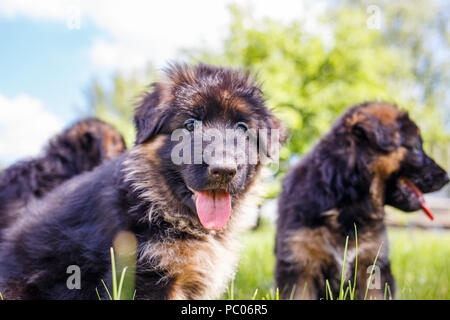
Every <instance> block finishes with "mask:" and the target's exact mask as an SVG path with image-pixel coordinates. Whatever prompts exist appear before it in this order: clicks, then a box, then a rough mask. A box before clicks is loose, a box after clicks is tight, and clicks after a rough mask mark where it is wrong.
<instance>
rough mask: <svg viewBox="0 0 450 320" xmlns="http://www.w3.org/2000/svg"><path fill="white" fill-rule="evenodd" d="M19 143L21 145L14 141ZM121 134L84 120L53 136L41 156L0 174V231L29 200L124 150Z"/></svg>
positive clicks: (98, 121)
mask: <svg viewBox="0 0 450 320" xmlns="http://www.w3.org/2000/svg"><path fill="white" fill-rule="evenodd" d="M17 143H20V142H17ZM125 148H126V147H125V142H124V140H123V138H122V136H121V135H120V133H119V132H118V131H117V130H116V129H115V128H113V127H111V126H110V125H108V124H106V123H105V122H103V121H100V120H97V119H85V120H82V121H79V122H77V123H75V124H74V125H72V126H71V127H70V128H68V129H66V130H65V131H64V132H62V133H60V134H59V135H57V136H56V137H54V138H53V139H52V140H51V141H50V142H49V144H48V145H47V146H46V147H45V149H44V150H43V154H42V155H41V156H40V157H37V158H34V159H30V160H23V161H20V162H18V163H16V164H13V165H12V166H10V167H9V168H6V169H4V170H2V171H1V172H0V231H1V230H2V229H4V228H5V227H7V226H9V225H11V223H13V221H15V220H16V219H17V218H18V217H19V216H20V214H21V212H23V211H24V210H25V206H26V205H27V204H28V203H29V202H31V201H32V200H36V199H41V198H42V197H44V196H45V195H46V194H47V193H49V192H50V191H51V190H53V189H54V188H55V187H57V186H59V185H61V184H62V183H63V182H64V181H67V180H69V179H70V178H72V177H73V176H76V175H78V174H80V173H82V172H85V171H89V170H92V169H93V168H95V167H96V166H98V165H99V164H100V163H102V162H103V161H104V160H106V159H111V158H114V157H115V156H117V155H119V154H120V153H122V152H123V151H125Z"/></svg>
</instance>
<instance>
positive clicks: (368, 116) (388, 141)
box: [275, 102, 449, 299]
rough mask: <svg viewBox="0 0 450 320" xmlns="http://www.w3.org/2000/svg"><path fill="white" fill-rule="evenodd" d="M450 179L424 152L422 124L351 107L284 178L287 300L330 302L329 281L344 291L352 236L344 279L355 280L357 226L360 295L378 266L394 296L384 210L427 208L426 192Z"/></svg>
mask: <svg viewBox="0 0 450 320" xmlns="http://www.w3.org/2000/svg"><path fill="white" fill-rule="evenodd" d="M448 181H449V178H448V176H447V173H446V172H445V171H444V170H443V169H442V168H441V167H439V166H438V165H437V164H436V163H435V162H434V161H433V159H431V158H430V157H429V156H428V155H427V154H426V153H425V152H424V150H423V149H422V138H421V136H420V131H419V129H418V127H417V125H416V124H415V123H414V122H413V121H412V120H411V119H410V118H409V117H408V114H406V113H405V112H402V111H400V110H399V109H397V108H396V107H395V106H393V105H390V104H387V103H381V102H373V103H364V104H361V105H358V106H355V107H353V108H350V109H349V110H348V111H347V112H345V114H344V115H343V116H342V117H341V118H340V119H339V120H338V121H336V123H335V124H334V126H333V128H332V129H331V132H330V133H328V134H327V135H326V136H325V137H324V138H323V139H322V140H321V141H320V142H319V143H318V145H317V146H316V147H315V148H314V149H313V150H312V151H311V152H310V153H309V154H308V155H306V156H305V157H304V158H303V160H302V161H301V162H300V163H299V164H298V165H297V166H295V167H294V168H292V169H291V170H290V172H289V173H288V174H287V175H286V177H285V179H284V182H283V191H282V193H281V196H280V197H279V217H278V223H277V235H276V249H275V251H276V258H277V263H276V275H275V276H276V283H277V286H278V288H279V289H280V290H281V292H282V293H283V296H284V298H289V297H294V298H295V299H301V298H303V299H319V298H325V297H326V292H325V290H326V286H325V282H326V280H328V281H329V284H330V287H331V291H332V294H333V296H334V297H336V296H337V294H338V292H339V284H340V279H341V270H342V264H343V258H344V248H345V240H346V237H347V236H349V243H348V252H347V262H346V271H347V273H346V275H345V277H346V279H345V283H346V284H347V283H348V280H351V281H352V283H353V272H354V270H355V268H354V264H355V255H356V254H355V225H356V228H357V235H358V238H357V241H358V264H357V270H358V271H357V283H356V285H357V292H358V297H359V298H363V297H364V294H365V290H366V282H367V279H368V276H369V273H368V272H367V270H368V269H369V268H370V266H371V265H372V264H373V263H374V260H375V257H376V254H377V252H378V250H379V248H380V246H381V244H382V243H383V245H382V248H381V252H380V255H379V257H378V261H377V266H378V267H379V270H380V273H381V288H377V289H371V290H369V297H371V298H383V294H384V288H385V284H387V285H389V287H390V290H391V292H392V295H394V289H395V285H394V279H393V277H392V274H391V269H390V262H389V257H388V242H387V237H386V227H385V224H384V220H383V218H384V215H385V212H384V205H386V204H387V205H391V206H393V207H395V208H398V209H400V210H403V211H408V212H409V211H416V210H419V209H421V208H423V209H424V210H425V211H427V212H429V211H428V209H427V208H426V206H425V204H424V202H423V197H422V193H428V192H433V191H436V190H439V189H441V188H442V187H443V186H444V185H445V184H446V183H447V182H448Z"/></svg>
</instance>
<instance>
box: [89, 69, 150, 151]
mask: <svg viewBox="0 0 450 320" xmlns="http://www.w3.org/2000/svg"><path fill="white" fill-rule="evenodd" d="M156 73H157V72H156V71H155V69H154V68H153V67H152V66H148V67H147V69H146V70H145V71H144V72H135V73H131V74H128V75H124V74H121V73H119V72H118V73H116V74H115V75H114V76H113V79H112V86H111V88H109V89H108V86H106V85H105V84H102V83H100V82H99V81H97V80H94V81H92V83H91V84H90V86H89V88H88V91H87V92H88V103H89V106H90V108H91V110H92V113H93V114H94V115H95V116H96V117H98V118H100V119H103V120H105V121H107V122H109V123H111V124H112V125H114V126H115V127H116V128H117V129H118V130H119V131H120V132H121V133H122V134H123V136H124V138H125V141H126V143H127V145H128V146H131V145H133V143H134V138H135V128H134V125H133V113H134V106H135V105H136V103H137V101H138V100H139V97H140V95H141V94H142V93H143V92H144V91H145V90H148V85H149V84H150V83H151V82H153V81H154V80H155V79H156V77H157V76H156Z"/></svg>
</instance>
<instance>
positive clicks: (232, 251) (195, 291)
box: [138, 235, 238, 299]
mask: <svg viewBox="0 0 450 320" xmlns="http://www.w3.org/2000/svg"><path fill="white" fill-rule="evenodd" d="M237 262H238V243H237V241H236V240H234V239H232V237H228V236H227V237H223V238H217V237H215V236H213V235H208V236H205V237H203V238H201V239H197V238H196V239H189V240H185V239H183V240H178V239H166V240H164V241H151V240H149V241H147V242H143V243H142V244H141V245H140V247H139V258H138V268H141V269H145V270H149V271H155V272H157V273H159V274H162V275H163V276H162V278H161V280H160V281H161V282H164V281H167V283H168V285H169V290H168V297H167V298H168V299H217V298H219V297H220V295H221V294H222V293H223V292H224V290H225V288H226V285H227V283H228V281H230V280H231V279H232V277H233V276H234V272H235V269H236V266H237Z"/></svg>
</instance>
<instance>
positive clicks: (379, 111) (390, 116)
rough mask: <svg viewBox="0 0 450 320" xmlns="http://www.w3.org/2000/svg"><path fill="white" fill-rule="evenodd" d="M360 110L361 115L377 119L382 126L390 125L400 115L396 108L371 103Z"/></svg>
mask: <svg viewBox="0 0 450 320" xmlns="http://www.w3.org/2000/svg"><path fill="white" fill-rule="evenodd" d="M361 110H362V112H363V113H366V114H370V115H373V116H375V117H377V118H378V120H380V121H381V123H382V124H384V125H392V124H393V123H395V122H396V121H397V118H398V117H399V116H400V114H401V112H400V111H399V110H398V109H397V108H396V107H394V106H392V105H390V104H386V103H372V104H370V105H368V106H367V107H365V108H362V109H361Z"/></svg>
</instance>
